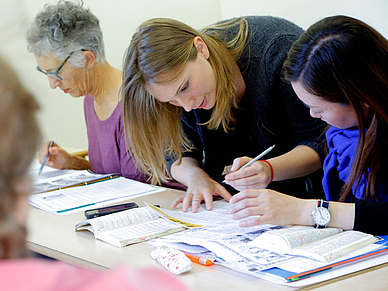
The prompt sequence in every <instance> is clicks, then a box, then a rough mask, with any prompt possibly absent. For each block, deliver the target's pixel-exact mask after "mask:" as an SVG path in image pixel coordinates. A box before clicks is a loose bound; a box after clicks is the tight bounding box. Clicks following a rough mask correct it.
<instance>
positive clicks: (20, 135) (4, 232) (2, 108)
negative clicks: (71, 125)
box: [0, 58, 40, 259]
mask: <svg viewBox="0 0 388 291" xmlns="http://www.w3.org/2000/svg"><path fill="white" fill-rule="evenodd" d="M37 109H38V105H37V103H36V102H35V99H34V98H33V97H32V96H31V95H30V94H29V93H28V92H26V91H25V89H24V87H23V86H22V84H21V83H20V82H19V80H18V78H17V77H16V75H15V74H14V72H13V70H12V69H11V68H10V67H9V66H8V65H7V64H6V63H5V62H4V61H3V60H2V59H1V58H0V136H1V140H0V258H1V259H4V258H15V257H21V256H24V255H25V254H26V249H25V239H26V229H25V226H24V225H21V224H20V223H19V222H17V221H16V219H15V213H14V211H15V209H16V205H17V202H18V199H20V198H21V197H22V196H25V197H24V198H22V199H27V195H28V194H29V193H27V191H26V189H25V188H23V187H20V183H21V182H22V181H25V179H26V176H27V170H28V168H29V166H30V164H31V161H32V159H33V157H34V154H35V150H36V147H37V142H38V138H39V136H40V132H39V128H38V124H37V121H36V118H35V112H36V110H37Z"/></svg>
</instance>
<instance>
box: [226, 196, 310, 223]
mask: <svg viewBox="0 0 388 291" xmlns="http://www.w3.org/2000/svg"><path fill="white" fill-rule="evenodd" d="M304 202H305V201H304V200H303V199H299V198H295V197H293V196H289V195H286V194H282V193H279V192H276V191H274V190H269V189H249V190H244V191H242V192H240V193H238V194H236V195H234V196H233V197H232V198H231V199H230V201H229V203H231V204H233V206H232V207H231V209H230V213H231V214H233V216H232V218H233V219H235V220H238V219H242V218H246V217H250V216H255V217H253V218H252V219H248V220H243V221H240V222H239V226H242V227H247V226H253V225H259V224H276V225H289V224H303V223H305V222H304V221H301V219H300V217H304V216H305V215H304V214H305V213H306V212H308V208H307V205H305V203H304ZM306 202H307V200H306ZM302 213H303V215H302Z"/></svg>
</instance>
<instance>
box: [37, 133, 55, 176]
mask: <svg viewBox="0 0 388 291" xmlns="http://www.w3.org/2000/svg"><path fill="white" fill-rule="evenodd" d="M53 145H54V141H53V140H52V141H51V142H50V144H49V146H48V149H47V154H46V155H45V156H44V158H43V162H42V165H40V169H39V173H38V176H40V174H42V171H43V167H44V165H45V164H46V162H47V159H48V157H49V155H50V148H51V147H52V146H53Z"/></svg>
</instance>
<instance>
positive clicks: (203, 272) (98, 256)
mask: <svg viewBox="0 0 388 291" xmlns="http://www.w3.org/2000/svg"><path fill="white" fill-rule="evenodd" d="M182 193H183V192H181V191H178V190H170V189H168V190H166V191H163V192H159V193H155V194H151V195H147V196H143V197H139V198H134V199H130V200H129V201H135V202H137V203H138V205H139V206H142V205H143V201H146V202H149V203H152V204H160V205H161V207H163V208H167V209H170V204H171V202H172V201H173V200H174V199H175V198H176V197H178V196H179V195H182ZM84 219H85V217H84V215H83V212H78V213H74V214H70V215H66V216H58V215H54V214H50V213H46V212H44V211H42V210H39V209H36V208H34V207H32V206H30V210H29V220H28V230H29V235H28V239H27V241H28V243H27V245H28V248H29V249H30V250H32V251H35V252H37V253H40V254H43V255H45V256H48V257H52V258H55V259H58V260H61V261H65V262H68V263H71V264H75V265H78V266H83V267H89V268H94V269H110V268H113V267H115V266H116V265H118V264H120V263H123V262H125V263H128V264H130V265H132V266H139V267H145V266H156V267H158V268H163V267H162V266H161V265H160V264H159V263H157V262H156V261H154V260H153V259H152V258H151V256H150V253H151V251H152V247H151V246H149V245H148V244H147V243H139V244H135V245H130V246H128V247H125V248H118V247H114V246H112V245H110V244H107V243H104V242H101V241H98V240H95V239H94V236H93V234H92V233H90V232H88V231H85V232H75V231H74V226H75V224H76V223H77V222H80V221H82V220H84ZM179 278H180V279H181V280H182V281H183V282H184V283H185V284H186V285H187V286H189V287H190V288H191V289H192V290H201V291H204V290H206V291H209V290H222V291H235V290H244V291H248V290H294V289H295V288H291V287H289V286H283V285H277V284H274V283H271V282H268V281H266V280H262V279H259V278H256V277H252V276H248V275H245V274H242V273H238V272H235V271H233V270H231V269H228V268H225V267H222V266H216V265H213V266H211V267H205V266H202V265H199V264H194V268H193V270H192V271H190V272H188V273H186V274H182V275H180V276H179ZM387 288H388V263H385V264H383V265H379V266H376V267H372V268H369V269H367V270H363V271H359V272H355V273H352V274H349V275H346V276H342V277H340V278H336V279H332V280H328V281H326V282H323V283H319V284H315V285H312V286H308V287H304V288H302V289H301V290H312V289H314V290H341V291H342V290H352V291H355V290H374V291H375V290H387Z"/></svg>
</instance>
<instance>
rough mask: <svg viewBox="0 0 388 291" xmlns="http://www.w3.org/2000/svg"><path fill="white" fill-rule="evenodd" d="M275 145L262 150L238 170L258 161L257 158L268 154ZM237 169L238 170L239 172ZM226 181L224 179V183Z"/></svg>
mask: <svg viewBox="0 0 388 291" xmlns="http://www.w3.org/2000/svg"><path fill="white" fill-rule="evenodd" d="M274 147H275V145H273V146H270V147H269V148H268V149H266V150H265V151H264V152H262V153H261V154H259V155H258V156H257V157H255V158H254V159H252V160H250V161H249V162H248V163H246V164H245V165H244V166H242V167H241V168H240V169H238V170H237V171H240V170H242V169H245V168H246V167H249V166H250V165H252V164H253V163H254V162H256V161H257V160H259V159H260V158H262V157H264V156H265V155H266V154H268V153H269V152H270V151H272V150H273V148H274ZM237 171H236V172H237ZM224 182H226V180H224V181H222V183H224Z"/></svg>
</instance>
